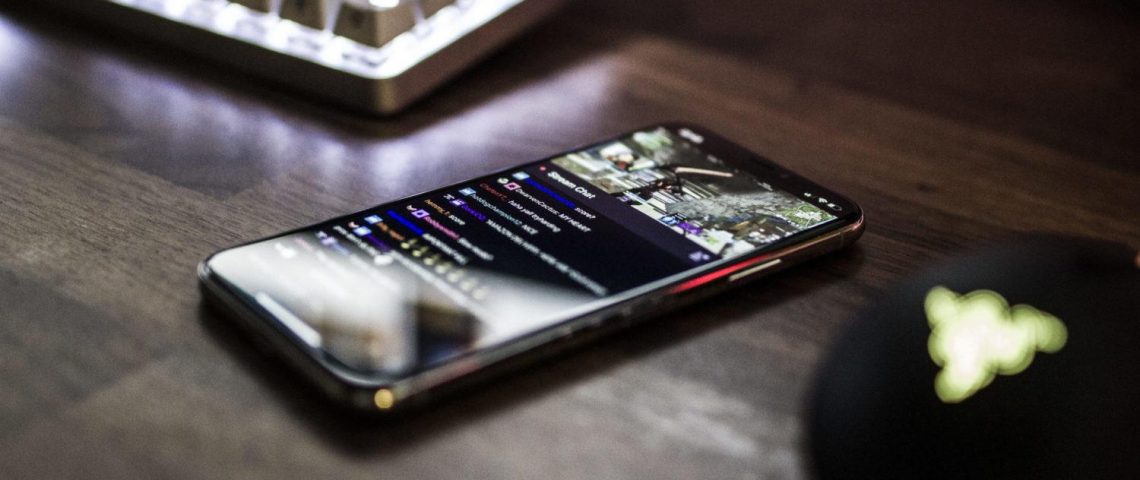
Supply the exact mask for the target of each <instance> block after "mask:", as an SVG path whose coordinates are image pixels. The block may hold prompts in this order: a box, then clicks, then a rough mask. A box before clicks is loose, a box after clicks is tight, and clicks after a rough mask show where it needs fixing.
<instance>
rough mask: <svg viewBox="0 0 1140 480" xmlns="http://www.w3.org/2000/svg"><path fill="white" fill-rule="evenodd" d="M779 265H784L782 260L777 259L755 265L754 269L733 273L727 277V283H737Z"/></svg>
mask: <svg viewBox="0 0 1140 480" xmlns="http://www.w3.org/2000/svg"><path fill="white" fill-rule="evenodd" d="M781 263H784V260H783V259H779V258H777V259H775V260H771V261H767V262H764V263H761V264H760V265H756V266H755V267H752V268H748V269H745V270H742V271H739V272H736V273H734V274H732V275H731V276H729V277H728V283H736V282H739V281H741V280H744V279H746V278H748V277H751V276H753V275H756V274H758V273H760V272H763V271H764V270H768V269H769V268H772V267H775V266H777V265H779V264H781Z"/></svg>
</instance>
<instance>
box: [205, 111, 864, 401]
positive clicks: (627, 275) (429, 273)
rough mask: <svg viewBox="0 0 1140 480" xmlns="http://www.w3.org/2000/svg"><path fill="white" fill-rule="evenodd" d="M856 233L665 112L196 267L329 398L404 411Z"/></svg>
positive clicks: (794, 188)
mask: <svg viewBox="0 0 1140 480" xmlns="http://www.w3.org/2000/svg"><path fill="white" fill-rule="evenodd" d="M862 230H863V214H862V211H861V210H860V209H859V207H858V206H856V205H855V204H854V203H852V202H851V201H850V200H848V199H846V198H844V197H843V196H841V195H839V194H836V193H835V192H832V191H830V190H828V189H826V188H824V187H822V186H820V185H817V184H815V183H812V182H810V181H808V180H806V179H804V178H802V177H800V176H798V175H796V174H794V173H792V172H790V171H788V170H785V169H783V168H780V167H779V166H777V165H776V164H774V163H772V162H770V161H768V160H767V159H765V158H763V157H761V156H760V155H757V154H755V153H752V152H750V151H748V150H747V149H745V148H742V147H740V146H738V145H736V144H734V143H732V142H730V141H728V140H726V139H725V138H723V137H721V136H719V135H716V134H715V133H713V132H711V131H709V130H707V129H704V128H701V127H698V126H695V125H688V124H678V123H669V124H662V125H655V126H650V127H647V128H642V129H639V130H636V131H634V132H630V133H626V134H623V135H621V136H618V137H616V138H613V139H610V140H606V141H603V142H600V143H597V144H594V145H590V146H587V147H583V148H578V149H574V150H572V151H569V152H565V153H561V154H559V155H556V156H553V157H550V158H547V159H544V160H540V161H537V162H533V163H528V164H524V165H520V166H517V167H514V168H510V169H507V170H503V171H499V172H496V173H493V174H490V175H487V176H485V177H481V178H476V179H473V180H470V181H467V182H462V183H459V184H455V185H450V186H447V187H444V188H440V189H438V190H434V191H430V192H427V193H422V194H419V195H413V196H411V197H408V198H404V199H401V200H398V201H394V202H391V203H386V204H384V205H380V206H377V207H374V208H370V209H367V210H364V211H361V212H358V213H354V214H351V215H347V216H344V217H340V218H336V219H333V220H329V221H326V222H322V223H319V224H316V225H313V226H309V227H304V228H300V229H297V230H293V231H290V232H285V233H282V234H280V235H276V236H273V237H270V238H267V239H263V240H257V241H254V242H252V243H248V244H245V245H241V246H237V247H234V248H230V249H227V250H224V251H221V252H218V253H216V254H214V255H212V256H210V257H209V258H208V259H206V260H205V261H204V262H202V264H201V265H200V267H199V275H200V278H201V283H202V286H203V291H204V293H205V296H206V297H207V299H208V300H211V301H213V302H215V303H217V304H218V305H220V306H222V307H223V309H224V310H226V311H227V312H229V313H230V314H231V315H230V316H232V318H233V319H234V320H236V321H237V322H238V323H239V324H241V325H243V326H244V327H245V328H246V329H248V330H249V331H250V333H251V334H252V335H254V336H255V337H257V339H258V340H259V342H258V343H259V344H261V345H265V346H267V348H269V349H270V350H271V351H272V352H273V353H275V354H276V357H278V358H280V360H281V361H282V362H283V363H287V364H289V365H291V366H292V367H293V368H295V369H296V370H297V371H298V372H300V373H301V374H302V375H304V376H305V377H307V378H308V379H309V380H310V381H312V382H314V383H315V384H316V385H317V386H319V387H320V389H321V390H323V391H324V392H325V393H327V394H328V395H329V396H330V397H332V398H333V399H335V400H336V401H337V402H339V403H341V404H344V405H347V406H349V407H352V408H353V409H359V410H364V411H372V412H395V411H401V410H405V409H407V408H408V407H410V406H414V405H418V404H422V403H424V402H425V401H427V400H429V399H431V398H434V397H436V396H438V395H440V394H443V393H446V392H449V391H453V390H455V389H457V388H459V387H461V386H464V385H466V384H469V383H472V382H476V381H479V380H483V379H486V378H488V377H489V376H491V375H494V374H496V373H499V372H502V371H505V370H509V369H512V368H516V367H518V366H520V365H524V364H526V363H528V362H532V361H534V360H536V359H540V358H543V357H546V356H549V355H551V354H552V353H554V352H558V351H560V350H562V349H564V348H566V347H568V346H572V345H575V344H579V343H581V342H584V341H588V340H590V339H592V338H596V337H598V336H601V335H605V334H607V333H612V332H615V331H620V330H621V329H622V328H625V327H627V326H629V325H631V324H632V323H634V322H635V321H638V320H642V319H645V318H647V317H651V316H652V315H653V314H654V313H657V312H662V311H665V310H668V309H671V308H676V307H677V306H679V305H682V304H685V303H689V302H693V301H695V300H697V299H700V298H703V297H705V296H708V295H712V294H714V293H716V292H717V291H719V290H723V289H725V288H728V287H730V286H733V285H739V284H741V283H743V282H745V281H747V280H750V279H754V278H757V277H759V276H762V275H765V274H769V273H772V272H775V271H778V270H780V269H783V268H787V267H789V266H792V265H794V264H796V263H799V262H802V261H804V260H806V259H809V258H812V257H816V256H819V255H822V254H824V253H827V252H831V251H835V250H839V249H841V248H843V247H845V246H847V245H850V244H851V243H853V242H854V241H855V240H856V239H857V238H858V237H859V235H860V234H861V233H862Z"/></svg>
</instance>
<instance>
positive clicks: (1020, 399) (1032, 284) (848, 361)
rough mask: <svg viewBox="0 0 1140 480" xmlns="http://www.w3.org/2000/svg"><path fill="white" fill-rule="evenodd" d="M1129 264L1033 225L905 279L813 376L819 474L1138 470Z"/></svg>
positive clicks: (1064, 474) (1135, 301) (1139, 294)
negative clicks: (1032, 232) (1024, 233)
mask: <svg viewBox="0 0 1140 480" xmlns="http://www.w3.org/2000/svg"><path fill="white" fill-rule="evenodd" d="M1138 261H1140V259H1138V257H1137V252H1136V250H1134V249H1131V248H1128V247H1126V246H1124V245H1119V244H1112V243H1107V242H1100V241H1095V240H1084V239H1074V238H1062V237H1045V236H1034V237H1027V238H1025V237H1023V238H1016V239H1012V240H1010V241H1008V242H1006V243H1004V244H1002V245H998V246H993V247H990V248H988V249H984V250H981V251H978V252H975V253H972V254H967V255H965V256H962V257H960V258H957V259H955V260H953V261H952V262H949V263H947V264H944V265H942V266H941V267H938V268H934V269H932V270H929V271H927V272H926V273H923V274H921V275H919V276H917V277H914V278H912V279H911V280H909V281H907V282H905V283H904V284H903V285H902V286H901V287H899V288H898V289H897V290H895V291H894V292H892V293H891V294H889V295H888V296H886V297H884V298H882V299H881V301H880V302H879V304H878V306H876V307H873V308H871V309H870V310H868V311H866V312H864V313H863V314H862V315H861V316H860V317H858V319H857V320H856V322H855V324H854V325H853V326H852V328H851V329H850V330H849V331H848V332H847V333H846V334H845V335H844V336H843V337H842V338H841V339H840V340H839V342H838V344H837V345H836V347H835V348H834V350H833V351H832V354H831V355H830V357H829V358H828V359H827V360H826V361H825V363H824V365H823V367H822V369H821V371H820V373H819V377H818V381H817V384H816V388H815V390H814V392H813V394H812V398H811V402H812V403H811V406H810V411H811V412H810V449H811V453H812V457H813V459H814V464H815V468H816V471H817V473H818V474H819V476H820V478H823V479H835V478H926V479H935V478H939V479H940V478H971V479H976V478H1034V479H1047V478H1140V455H1138V454H1140V446H1138V443H1137V441H1136V439H1137V435H1138V433H1140V408H1138V406H1140V372H1137V368H1140V265H1138V264H1137V262H1138Z"/></svg>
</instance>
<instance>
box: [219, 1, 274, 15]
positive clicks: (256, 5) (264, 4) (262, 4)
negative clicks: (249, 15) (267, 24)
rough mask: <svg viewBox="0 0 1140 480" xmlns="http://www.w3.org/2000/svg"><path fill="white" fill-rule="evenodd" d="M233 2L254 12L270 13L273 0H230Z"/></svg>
mask: <svg viewBox="0 0 1140 480" xmlns="http://www.w3.org/2000/svg"><path fill="white" fill-rule="evenodd" d="M230 1H231V2H233V3H236V4H238V5H241V6H244V7H245V8H248V9H250V10H253V11H255V12H262V13H271V12H273V6H274V5H273V4H274V3H276V2H275V1H274V0H230Z"/></svg>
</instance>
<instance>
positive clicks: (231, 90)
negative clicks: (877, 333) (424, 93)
mask: <svg viewBox="0 0 1140 480" xmlns="http://www.w3.org/2000/svg"><path fill="white" fill-rule="evenodd" d="M12 3H19V5H11V4H12ZM34 3H35V2H4V5H3V7H2V8H0V226H2V229H0V472H3V473H2V474H0V476H3V477H4V478H8V479H14V478H51V477H87V478H127V477H142V478H225V477H231V478H266V479H281V478H338V479H339V478H362V479H376V478H385V479H387V478H437V477H451V478H525V479H531V478H563V477H565V478H757V477H762V478H800V477H805V476H810V466H809V463H808V460H807V459H806V458H805V457H804V454H803V451H804V449H803V448H802V439H803V438H804V433H805V432H804V431H803V426H802V425H803V410H804V408H803V404H804V398H805V395H806V393H807V391H808V388H809V386H810V382H811V379H812V373H813V370H814V368H815V367H816V365H817V364H818V362H819V360H820V358H821V356H822V355H823V354H824V353H825V352H826V350H827V347H828V345H829V344H830V342H831V341H832V340H833V339H834V338H835V337H836V335H837V334H838V333H839V332H841V331H842V329H843V327H844V325H845V324H846V322H848V319H849V318H850V316H851V315H852V314H853V313H855V312H856V311H857V310H858V309H859V308H861V307H863V306H865V305H866V304H868V303H869V302H870V301H873V300H874V299H875V298H876V297H877V296H878V295H879V294H880V293H881V292H883V291H884V290H885V289H886V288H888V287H889V286H890V285H891V283H892V282H895V281H897V280H898V279H899V278H900V277H901V276H903V275H905V274H906V273H908V272H912V271H915V270H916V269H918V268H921V267H922V266H923V265H926V264H928V263H929V262H931V261H934V260H937V259H940V258H943V257H945V256H946V255H948V254H950V253H951V252H953V251H955V250H956V249H958V248H960V247H963V246H965V245H967V244H971V243H974V242H977V241H982V240H987V239H995V238H1000V237H1002V236H1005V235H1008V234H1011V233H1013V232H1020V231H1027V230H1045V231H1055V232H1066V233H1071V234H1080V235H1092V236H1098V237H1103V238H1108V239H1115V240H1121V241H1127V242H1131V243H1132V244H1140V221H1138V220H1140V214H1138V213H1137V209H1138V208H1140V161H1138V158H1140V14H1138V12H1137V11H1136V10H1129V9H1128V8H1126V7H1124V6H1123V5H1124V4H1123V3H1121V2H1115V1H1110V0H1084V1H1075V0H1074V1H1060V0H1057V1H1044V0H1027V1H1021V2H998V1H983V0H963V1H959V2H942V1H935V0H910V1H905V2H904V1H894V2H883V1H876V0H854V1H844V2H817V1H810V0H809V1H802V0H767V1H763V2H758V1H753V0H724V1H721V2H713V3H715V4H716V6H715V7H711V6H710V5H712V3H710V2H706V1H699V0H657V1H654V2H635V1H632V0H625V1H617V0H581V1H578V2H575V3H574V4H573V5H571V6H569V7H568V8H567V9H566V10H564V11H563V12H562V14H561V15H559V16H558V17H556V18H555V19H553V20H552V21H550V22H549V23H547V24H545V25H543V26H542V27H541V28H539V29H537V30H535V31H534V32H532V33H531V34H529V35H528V36H526V37H525V38H522V39H521V40H519V41H518V42H516V43H514V44H513V45H511V46H510V47H509V48H507V49H505V50H504V51H502V52H501V53H500V54H498V55H496V56H494V57H493V58H491V59H489V60H488V61H486V62H485V63H482V64H481V65H480V66H478V67H477V68H475V69H473V70H472V71H470V72H469V73H467V74H466V75H464V76H463V77H461V78H459V79H458V80H457V81H455V82H454V83H453V84H451V85H450V86H448V87H446V88H444V89H443V90H441V91H439V92H437V93H436V94H435V95H433V96H431V97H429V98H428V99H427V100H425V101H423V102H421V103H419V104H417V105H416V106H415V107H414V108H412V109H411V110H410V111H408V112H407V113H406V114H404V115H402V116H399V117H396V118H391V119H371V118H362V117H359V116H354V115H352V114H348V113H343V112H340V111H337V110H334V109H331V108H328V107H326V106H324V105H321V104H319V103H314V102H310V101H308V100H305V99H296V98H294V96H293V95H291V94H289V93H287V92H282V91H280V90H277V89H274V88H268V87H266V86H264V85H263V84H262V83H261V82H258V81H256V80H253V79H250V78H247V77H244V76H241V75H236V74H232V73H230V72H227V71H225V70H223V69H220V68H217V67H214V66H213V65H211V64H209V63H207V62H202V61H199V60H196V59H194V58H189V57H186V56H183V55H180V54H179V53H177V52H176V51H173V50H170V49H167V48H163V47H161V46H155V45H151V44H148V43H147V42H146V41H142V40H138V39H135V38H132V37H122V38H119V37H114V38H112V37H111V36H109V35H107V34H106V33H105V32H102V31H99V30H97V29H90V28H88V27H87V26H85V25H83V24H82V23H81V22H80V23H76V22H72V21H68V20H63V19H60V18H56V17H55V16H54V15H52V14H49V13H47V12H43V11H39V10H37V9H36V8H34V7H33V6H29V5H28V4H32V5H34ZM667 119H683V120H692V121H695V122H697V123H702V124H706V125H708V126H709V127H711V128H712V129H714V130H717V131H721V132H723V133H725V134H726V135H728V136H730V137H732V138H734V139H737V140H738V141H740V142H741V143H743V144H744V145H747V146H749V147H752V148H754V149H756V150H758V151H760V152H763V153H765V154H767V155H768V156H770V157H771V158H773V159H775V160H777V161H779V162H781V163H783V164H784V165H787V166H789V167H791V168H792V169H793V170H796V171H800V172H802V173H804V174H806V175H807V176H809V177H811V178H814V179H816V180H818V181H819V182H820V183H823V184H825V185H828V186H832V187H834V188H835V189H837V190H839V191H841V192H844V193H846V194H848V195H849V196H851V197H853V198H854V199H856V200H857V201H858V202H860V203H861V204H862V205H863V206H864V207H865V209H866V211H867V215H868V220H869V228H868V230H867V234H866V235H865V236H864V237H863V239H862V240H861V242H860V244H859V245H858V247H856V248H854V249H851V250H849V251H847V252H845V253H842V254H838V255H833V256H831V257H828V258H825V259H821V260H819V261H816V262H813V263H811V264H808V265H805V266H803V267H801V268H797V269H794V270H792V271H789V272H786V273H783V274H781V275H779V276H777V277H774V278H771V279H768V280H765V281H762V282H760V283H755V284H752V285H750V286H748V287H746V288H743V289H740V290H737V291H734V292H731V293H729V294H727V295H724V296H721V297H719V298H716V299H714V300H710V301H707V302H704V303H702V304H699V305H696V306H693V307H690V308H687V309H684V310H683V311H679V312H676V313H674V314H670V315H667V316H665V317H663V318H660V319H657V320H655V321H653V322H651V323H649V324H647V325H645V326H643V327H641V328H637V329H635V330H633V331H631V332H629V333H628V334H624V335H622V336H620V337H619V338H613V339H610V340H607V341H604V342H601V343H599V344H596V345H594V346H591V347H588V348H585V349H581V350H578V351H576V352H574V353H572V354H569V355H566V356H563V357H561V358H559V359H557V360H554V361H551V362H549V363H546V364H544V365H542V366H539V367H536V368H532V369H529V370H526V371H523V372H521V373H518V374H515V375H511V376H509V377H506V378H503V379H500V380H498V381H495V382H493V383H490V384H487V385H485V386H483V387H481V388H478V389H476V390H473V391H470V392H469V393H468V394H466V395H464V396H463V397H461V398H457V399H454V400H452V401H449V402H446V403H443V404H440V405H438V406H436V407H435V408H431V409H429V410H427V411H424V412H421V413H419V414H418V415H416V416H414V417H413V418H409V419H406V420H404V421H399V422H392V423H384V424H368V423H365V424H362V423H361V422H359V421H354V420H352V419H346V418H343V417H340V416H337V415H332V414H329V413H328V412H327V411H326V408H325V404H324V403H323V401H322V399H321V398H319V397H316V396H314V395H313V394H312V393H311V392H310V391H309V390H308V389H306V388H304V386H303V385H300V384H298V382H297V381H296V380H295V379H294V377H293V376H291V375H289V374H287V373H284V372H282V371H280V370H279V367H278V365H277V364H276V363H274V362H273V361H271V360H268V359H266V358H265V357H263V356H261V355H259V354H256V353H251V350H250V345H249V344H248V343H247V342H246V341H245V339H244V337H242V336H240V335H238V334H237V333H236V332H235V331H234V330H233V329H232V328H231V327H230V326H229V324H228V323H227V322H226V321H225V320H224V319H220V318H218V316H217V314H216V313H214V312H212V311H210V310H207V309H205V308H203V307H202V305H201V297H200V295H199V292H198V289H197V279H196V278H195V272H194V268H195V265H196V264H197V262H198V261H200V260H201V259H202V258H203V257H205V256H206V255H207V254H209V253H210V252H212V251H215V250H217V249H219V248H222V247H225V246H228V245H231V244H234V243H237V242H241V241H245V240H249V239H253V238H257V237H260V236H263V235H267V234H271V233H274V232H277V231H280V230H283V229H287V228H291V227H295V226H300V225H304V224H308V223H311V222H315V221H317V220H321V219H324V218H328V217H331V216H334V215H337V214H341V213H347V212H350V211H355V210H357V209H361V208H364V207H368V206H371V205H374V204H377V203H380V202H384V201H387V200H393V199H396V198H398V197H401V196H404V195H407V194H411V193H414V192H418V191H422V190H425V189H428V188H431V187H436V186H442V185H445V184H449V183H452V182H456V181H460V180H464V179H467V178H470V177H474V176H476V175H480V174H482V173H485V172H488V171H490V170H492V169H497V168H500V167H506V166H509V165H512V164H517V163H521V162H523V161H527V160H532V159H536V158H539V157H542V156H545V155H548V154H552V153H555V152H558V151H560V150H563V149H566V148H570V147H573V146H577V145H580V144H584V143H587V142H589V141H592V140H595V139H599V138H602V137H605V136H607V135H611V134H614V133H616V132H619V131H623V130H627V129H630V128H634V127H638V126H642V125H645V124H649V123H653V122H657V121H660V120H667Z"/></svg>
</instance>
